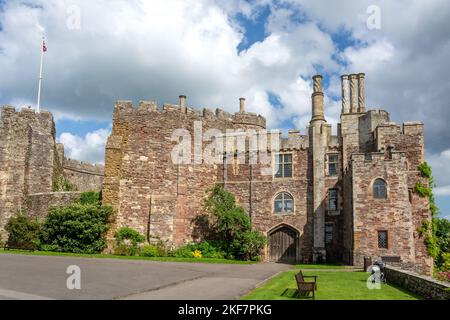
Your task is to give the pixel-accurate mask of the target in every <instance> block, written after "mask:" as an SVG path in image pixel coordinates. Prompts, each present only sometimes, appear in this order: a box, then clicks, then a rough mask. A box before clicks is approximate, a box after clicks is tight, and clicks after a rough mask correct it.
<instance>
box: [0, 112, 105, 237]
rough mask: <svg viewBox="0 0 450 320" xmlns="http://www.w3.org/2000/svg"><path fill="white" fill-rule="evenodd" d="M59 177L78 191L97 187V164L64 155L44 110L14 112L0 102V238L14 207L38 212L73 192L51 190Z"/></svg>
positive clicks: (63, 201) (40, 214) (67, 198)
mask: <svg viewBox="0 0 450 320" xmlns="http://www.w3.org/2000/svg"><path fill="white" fill-rule="evenodd" d="M61 176H63V177H64V178H65V179H67V180H69V181H70V182H71V183H72V184H73V185H75V186H76V187H77V189H78V190H79V191H87V190H98V191H99V190H101V186H102V178H103V177H102V176H103V166H95V165H91V164H89V163H82V162H79V161H76V160H71V159H67V158H65V157H64V146H63V145H62V144H58V143H56V141H55V124H54V121H53V116H52V114H51V113H50V112H48V111H41V112H40V113H35V111H34V110H31V109H29V108H24V109H22V110H21V111H19V112H18V111H16V110H15V108H14V107H10V106H5V107H3V108H2V110H1V115H0V240H6V232H5V230H4V226H5V224H6V223H7V221H8V219H9V218H10V217H11V216H12V215H14V214H16V213H17V212H19V211H23V212H27V213H28V214H30V215H32V216H37V217H41V218H42V217H43V216H45V214H46V213H47V209H48V207H49V206H50V205H63V204H66V203H68V202H70V201H72V200H74V197H75V196H76V195H79V193H73V194H70V193H58V192H53V184H54V182H55V179H57V178H58V177H61ZM2 238H3V239H2Z"/></svg>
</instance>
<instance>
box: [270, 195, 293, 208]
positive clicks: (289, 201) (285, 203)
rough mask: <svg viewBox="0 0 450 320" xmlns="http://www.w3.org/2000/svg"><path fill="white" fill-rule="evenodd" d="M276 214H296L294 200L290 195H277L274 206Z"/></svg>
mask: <svg viewBox="0 0 450 320" xmlns="http://www.w3.org/2000/svg"><path fill="white" fill-rule="evenodd" d="M273 210H274V212H275V213H292V212H294V198H293V197H292V195H291V194H290V193H287V192H281V193H279V194H277V196H276V197H275V200H274V204H273Z"/></svg>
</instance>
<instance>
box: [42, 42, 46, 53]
mask: <svg viewBox="0 0 450 320" xmlns="http://www.w3.org/2000/svg"><path fill="white" fill-rule="evenodd" d="M42 51H44V52H47V46H46V45H45V40H42Z"/></svg>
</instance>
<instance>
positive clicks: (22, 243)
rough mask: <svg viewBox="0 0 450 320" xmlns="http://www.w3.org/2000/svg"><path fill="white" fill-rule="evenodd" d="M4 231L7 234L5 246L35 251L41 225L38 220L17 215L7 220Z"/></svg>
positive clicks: (20, 214) (21, 214)
mask: <svg viewBox="0 0 450 320" xmlns="http://www.w3.org/2000/svg"><path fill="white" fill-rule="evenodd" d="M5 230H6V231H7V232H8V234H9V235H8V240H7V242H6V244H7V246H9V247H12V248H17V249H27V250H35V249H37V247H38V245H39V233H40V230H41V224H40V223H39V221H38V220H36V219H33V218H30V217H29V216H27V215H25V214H23V213H19V214H18V215H16V216H13V217H11V218H10V219H9V220H8V222H7V223H6V225H5Z"/></svg>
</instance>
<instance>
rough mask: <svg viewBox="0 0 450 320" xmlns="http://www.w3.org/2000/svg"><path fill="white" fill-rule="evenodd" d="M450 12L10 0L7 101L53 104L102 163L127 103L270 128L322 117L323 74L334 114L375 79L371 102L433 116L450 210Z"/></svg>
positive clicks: (424, 4)
mask: <svg viewBox="0 0 450 320" xmlns="http://www.w3.org/2000/svg"><path fill="white" fill-rule="evenodd" d="M449 21H450V5H449V4H448V1H446V0H429V1H421V0H415V1H414V0H413V1H402V0H398V1H392V0H370V1H365V0H363V1H361V0H358V1H356V0H355V1H347V0H341V1H317V0H298V1H297V0H279V1H267V0H255V1H242V0H235V1H217V0H216V1H215V0H203V1H199V0H187V1H186V0H185V1H179V0H162V1H159V0H151V1H144V0H95V1H92V0H45V1H44V0H23V1H20V0H6V1H5V0H0V105H3V104H11V105H15V106H17V107H22V106H28V105H30V106H32V107H34V106H35V104H36V92H37V78H38V71H39V59H40V39H41V37H42V35H43V34H45V36H46V39H47V40H46V41H47V46H48V51H47V53H46V54H45V64H44V82H43V98H42V104H43V107H44V108H45V109H48V110H50V111H51V112H53V114H54V116H55V118H56V124H57V131H58V139H59V140H60V141H61V142H63V143H64V144H65V146H66V153H67V154H68V155H69V156H70V157H73V158H76V159H80V160H88V161H93V162H99V163H101V162H103V157H104V149H103V147H104V143H105V140H106V138H107V136H108V134H109V131H110V126H111V113H112V107H113V104H114V101H115V100H117V99H121V100H133V101H134V102H135V103H138V101H139V100H156V101H158V103H159V104H162V103H165V102H167V103H177V100H178V98H177V97H178V95H180V94H186V95H187V96H188V104H189V105H192V106H195V107H199V108H201V107H210V108H216V107H221V108H223V109H226V110H228V111H233V112H234V111H237V110H238V98H239V97H241V96H244V97H246V98H247V104H248V107H247V109H248V110H249V111H254V112H258V113H260V114H262V115H264V116H266V117H267V119H268V124H269V126H270V127H271V128H275V127H280V128H283V129H286V130H287V129H289V128H294V127H295V128H299V129H300V130H302V131H303V132H304V131H305V129H306V124H307V122H308V121H309V118H310V95H311V82H310V78H311V76H312V75H314V74H316V73H321V74H323V75H324V86H325V92H326V116H327V119H328V121H329V122H331V123H332V124H335V123H336V122H337V121H338V119H339V112H340V102H339V100H340V84H339V76H340V75H341V74H346V73H354V72H365V73H366V97H367V105H368V107H369V108H380V107H381V108H384V109H386V110H388V111H389V112H390V113H391V115H392V119H393V120H394V121H396V122H400V123H401V122H402V121H412V120H422V121H424V122H425V128H426V129H425V130H426V153H427V159H428V161H429V162H430V163H431V164H432V166H433V169H434V174H435V176H436V180H437V185H438V187H437V189H436V193H437V195H438V201H439V205H440V207H441V210H442V211H443V213H444V214H445V215H450V200H449V198H450V166H448V163H450V130H449V124H450V112H449V111H450V109H449V103H450V80H449V75H450V60H449V57H450V36H449V33H448V24H449Z"/></svg>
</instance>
